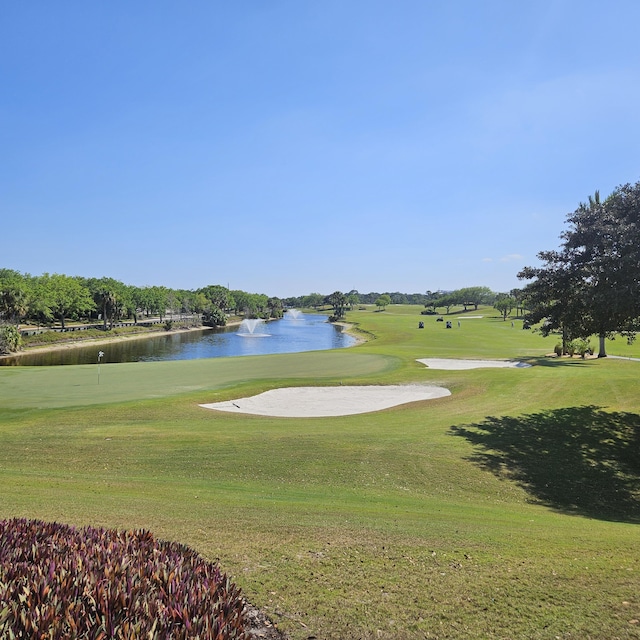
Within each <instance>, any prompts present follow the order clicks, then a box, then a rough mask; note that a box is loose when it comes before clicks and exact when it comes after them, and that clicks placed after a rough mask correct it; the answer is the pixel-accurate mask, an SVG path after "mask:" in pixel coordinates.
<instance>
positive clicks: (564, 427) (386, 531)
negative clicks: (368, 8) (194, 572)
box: [0, 305, 640, 640]
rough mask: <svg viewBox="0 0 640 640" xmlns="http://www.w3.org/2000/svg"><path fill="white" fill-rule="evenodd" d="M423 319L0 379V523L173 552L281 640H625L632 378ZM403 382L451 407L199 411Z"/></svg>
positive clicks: (632, 365)
mask: <svg viewBox="0 0 640 640" xmlns="http://www.w3.org/2000/svg"><path fill="white" fill-rule="evenodd" d="M421 310H423V308H422V307H418V306H409V305H406V306H405V305H391V306H388V307H387V308H386V310H385V311H378V310H376V308H375V307H374V306H370V307H367V308H366V309H363V310H359V311H351V312H349V313H348V316H347V321H348V322H350V323H352V324H353V325H354V326H355V327H356V329H357V330H358V331H360V332H361V334H362V335H364V336H366V337H367V342H365V343H363V344H360V345H358V346H356V347H353V348H350V349H341V350H335V351H325V352H309V353H297V354H282V355H271V356H252V357H236V358H212V359H204V360H188V361H168V362H151V363H124V364H107V365H105V364H103V365H102V366H101V368H100V370H98V365H79V366H61V367H0V518H12V517H21V518H37V519H42V520H47V521H57V522H64V523H68V524H72V525H92V526H96V527H98V526H101V527H102V526H104V527H115V528H123V529H134V528H145V529H149V530H151V531H152V532H153V533H154V535H155V536H156V537H158V538H162V539H166V540H175V541H179V542H180V543H183V544H187V545H189V546H191V547H193V548H194V549H196V550H197V551H198V552H199V553H201V554H202V555H203V556H205V557H207V558H209V559H216V558H218V559H219V561H220V564H221V566H222V568H223V569H224V570H225V571H226V572H227V573H229V574H230V576H231V577H232V579H233V580H234V581H235V582H236V583H237V584H238V585H239V586H240V587H241V588H242V590H243V593H244V594H245V596H246V597H247V598H248V599H249V600H250V601H251V602H252V603H253V604H254V605H256V606H257V607H259V608H261V609H262V610H263V611H264V612H265V613H266V614H267V615H268V616H269V617H270V618H271V619H272V620H273V621H274V622H276V623H277V625H278V627H279V628H280V629H281V630H283V631H284V632H286V633H287V634H288V636H289V637H290V638H292V639H294V640H302V639H308V638H318V639H358V638H362V639H369V638H371V639H373V638H383V639H385V638H388V639H403V638H441V639H442V638H496V639H497V638H501V639H502V638H527V639H538V638H539V639H543V638H544V639H547V638H563V639H564V638H576V639H578V638H580V639H584V638H621V639H627V638H640V554H639V553H638V542H639V541H640V394H639V393H638V391H639V387H638V381H639V380H640V362H636V361H633V360H630V359H614V358H604V359H597V358H592V359H584V360H583V359H580V358H574V359H569V358H556V357H551V356H549V355H548V354H551V353H553V348H554V345H555V344H556V342H557V341H558V340H557V336H550V337H548V338H543V337H541V336H540V335H539V334H537V333H535V332H533V331H527V330H523V329H522V321H521V320H518V319H514V320H513V322H512V319H511V318H508V319H507V320H506V321H503V319H502V317H500V316H499V315H498V312H497V311H495V310H494V309H491V308H487V307H484V308H483V307H481V308H480V309H478V310H477V311H473V312H471V311H470V312H468V313H458V314H455V313H452V314H450V315H449V316H447V317H446V319H447V320H450V321H451V322H452V328H450V329H447V328H446V326H445V323H444V322H437V321H436V318H435V316H422V315H420V311H421ZM478 316H480V317H478ZM420 321H422V322H424V324H425V326H424V328H423V329H419V328H418V323H419V322H420ZM592 342H593V344H594V346H597V341H595V340H594V341H592ZM607 352H608V353H609V354H611V355H618V356H624V357H627V358H629V357H640V347H639V346H638V345H637V344H634V345H631V346H629V345H627V343H626V341H625V340H624V339H621V338H618V339H617V340H615V341H610V342H609V343H608V345H607ZM421 358H422V359H424V358H457V359H491V360H496V359H505V360H507V359H508V360H518V361H521V362H524V363H527V364H530V365H532V366H530V367H527V368H517V369H516V368H495V369H493V368H483V369H470V370H437V369H430V368H428V367H426V366H425V365H424V364H421V363H420V362H418V361H417V360H418V359H421ZM417 383H419V384H428V385H437V386H442V387H445V388H447V389H449V390H450V391H451V395H450V396H447V397H442V398H438V399H434V400H425V401H419V402H413V403H409V404H404V405H401V406H396V407H393V408H390V409H385V410H382V411H378V412H371V413H361V414H357V415H348V416H337V417H322V418H319V417H315V418H304V417H302V418H276V417H269V416H257V415H247V414H241V413H224V412H217V411H211V410H207V409H205V408H203V407H201V406H200V405H201V404H206V403H213V402H219V401H226V400H233V399H235V398H239V397H245V398H246V397H249V396H253V395H256V394H258V393H262V392H264V391H267V390H270V389H276V388H283V387H296V386H306V387H308V386H314V385H321V386H333V385H335V386H337V385H346V384H348V385H398V384H400V385H401V384H417Z"/></svg>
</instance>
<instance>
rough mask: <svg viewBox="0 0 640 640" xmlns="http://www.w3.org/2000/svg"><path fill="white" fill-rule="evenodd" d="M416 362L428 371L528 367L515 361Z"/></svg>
mask: <svg viewBox="0 0 640 640" xmlns="http://www.w3.org/2000/svg"><path fill="white" fill-rule="evenodd" d="M418 362H421V363H422V364H425V365H427V367H429V369H447V370H461V369H482V368H491V367H515V368H518V369H523V368H525V367H530V366H531V365H530V364H527V363H526V362H518V361H517V360H457V359H451V358H419V359H418Z"/></svg>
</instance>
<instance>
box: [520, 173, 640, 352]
mask: <svg viewBox="0 0 640 640" xmlns="http://www.w3.org/2000/svg"><path fill="white" fill-rule="evenodd" d="M566 222H567V224H568V229H567V230H566V231H564V232H563V233H562V234H561V236H560V238H561V239H562V241H563V242H562V244H561V245H560V247H559V248H558V249H557V250H552V251H541V252H539V253H538V258H539V259H540V261H541V263H542V264H541V266H538V267H525V268H524V269H523V270H522V271H521V272H520V273H519V274H518V277H519V278H520V279H522V280H528V281H529V282H528V283H527V284H526V285H525V287H524V288H523V289H522V295H523V297H524V300H525V302H526V305H527V309H528V310H527V315H526V318H527V320H528V321H529V322H530V323H532V324H535V323H540V331H541V332H542V333H543V334H544V335H548V334H550V333H551V332H558V333H560V334H561V336H562V344H561V348H562V352H563V353H567V352H568V349H569V345H570V344H571V343H572V342H573V341H574V340H577V339H583V340H584V339H588V338H589V337H590V336H592V335H597V336H598V339H599V353H598V356H599V357H605V356H606V350H605V340H606V338H612V337H614V336H615V335H616V334H620V335H623V336H626V337H627V339H628V340H629V341H632V340H634V339H635V336H636V332H637V331H638V328H639V326H640V182H638V183H636V184H635V185H632V184H625V185H621V186H619V187H616V189H614V191H613V192H612V193H611V194H610V195H609V196H608V197H606V198H605V199H604V200H603V199H601V197H600V193H599V192H598V191H596V192H595V194H594V195H593V196H589V198H588V200H587V201H586V202H581V203H580V204H579V205H578V208H577V209H576V210H575V211H574V212H573V213H570V214H568V215H567V220H566Z"/></svg>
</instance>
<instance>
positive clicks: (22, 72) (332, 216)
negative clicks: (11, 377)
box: [0, 0, 640, 297]
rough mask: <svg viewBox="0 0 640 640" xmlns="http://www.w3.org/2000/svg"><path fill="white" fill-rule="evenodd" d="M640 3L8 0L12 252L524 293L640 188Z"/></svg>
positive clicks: (7, 229)
mask: <svg viewBox="0 0 640 640" xmlns="http://www.w3.org/2000/svg"><path fill="white" fill-rule="evenodd" d="M639 24H640V2H637V0H628V1H617V0H612V1H610V2H607V3H605V2H602V0H599V1H597V2H595V1H591V0H566V1H562V0H558V1H553V0H539V1H532V2H519V1H514V0H499V1H491V0H482V1H480V0H451V1H450V2H431V1H428V0H386V1H384V2H382V1H378V0H322V2H317V1H313V0H243V1H242V2H235V1H226V0H225V1H222V0H191V1H189V2H175V1H173V0H172V1H168V0H153V1H146V2H142V1H136V0H132V1H131V2H124V1H122V0H116V1H111V0H110V1H106V0H103V1H98V0H96V1H92V2H86V1H84V0H83V1H79V0H78V1H75V0H59V1H56V2H50V1H49V0H46V1H43V0H40V1H38V0H29V1H27V2H18V1H10V0H0V223H1V226H0V234H2V240H1V242H0V267H5V268H10V269H16V270H18V271H20V272H22V273H31V274H32V275H40V274H42V273H44V272H48V273H65V274H67V275H82V276H96V277H100V276H109V277H113V278H116V279H118V280H122V281H123V282H125V283H127V284H133V285H137V286H144V285H153V284H159V285H166V286H169V287H172V288H185V289H196V288H198V287H201V286H204V285H207V284H223V285H229V286H230V287H231V288H232V289H243V290H245V291H250V292H255V293H266V294H268V295H275V296H281V297H287V296H294V295H302V294H306V293H311V292H319V293H325V294H328V293H331V292H332V291H335V290H341V291H345V292H346V291H349V290H351V289H357V290H358V291H360V292H362V293H368V292H370V291H377V292H384V291H403V292H408V293H415V292H424V291H426V290H428V289H431V290H436V289H455V288H459V287H464V286H474V285H483V286H488V287H491V288H492V289H493V290H495V291H507V290H509V289H511V288H513V287H516V286H521V285H522V283H520V282H519V281H518V280H517V278H516V273H517V272H518V271H519V269H521V268H522V267H523V266H525V265H533V264H536V263H537V261H536V253H537V252H538V251H540V250H543V249H553V248H556V247H557V246H558V245H559V243H560V240H559V235H560V233H561V232H562V231H563V230H564V229H565V217H566V214H567V213H569V212H571V211H573V210H574V209H575V208H576V207H577V206H578V204H579V202H581V201H585V200H586V199H587V197H588V196H589V195H590V194H592V193H593V192H594V191H595V190H596V189H599V190H600V192H601V194H603V195H606V194H608V193H610V192H611V191H612V190H613V189H614V188H615V187H616V186H617V185H619V184H623V183H626V182H632V183H635V182H637V181H638V180H640V46H639V44H638V42H639V41H638V25H639Z"/></svg>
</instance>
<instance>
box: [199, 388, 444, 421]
mask: <svg viewBox="0 0 640 640" xmlns="http://www.w3.org/2000/svg"><path fill="white" fill-rule="evenodd" d="M450 395H451V392H450V391H449V389H445V388H444V387H437V386H432V385H419V384H415V385H387V386H382V385H372V386H357V387H356V386H339V387H287V388H283V389H272V390H271V391H265V392H264V393H260V394H258V395H257V396H252V397H250V398H238V399H237V400H227V401H225V402H213V403H211V404H201V405H200V406H201V407H204V408H205V409H215V410H216V411H229V412H232V413H250V414H253V415H259V416H275V417H281V418H320V417H327V416H347V415H353V414H356V413H370V412H372V411H380V410H382V409H389V408H390V407H395V406H397V405H401V404H407V403H408V402H419V401H421V400H434V399H436V398H444V397H445V396H450Z"/></svg>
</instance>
